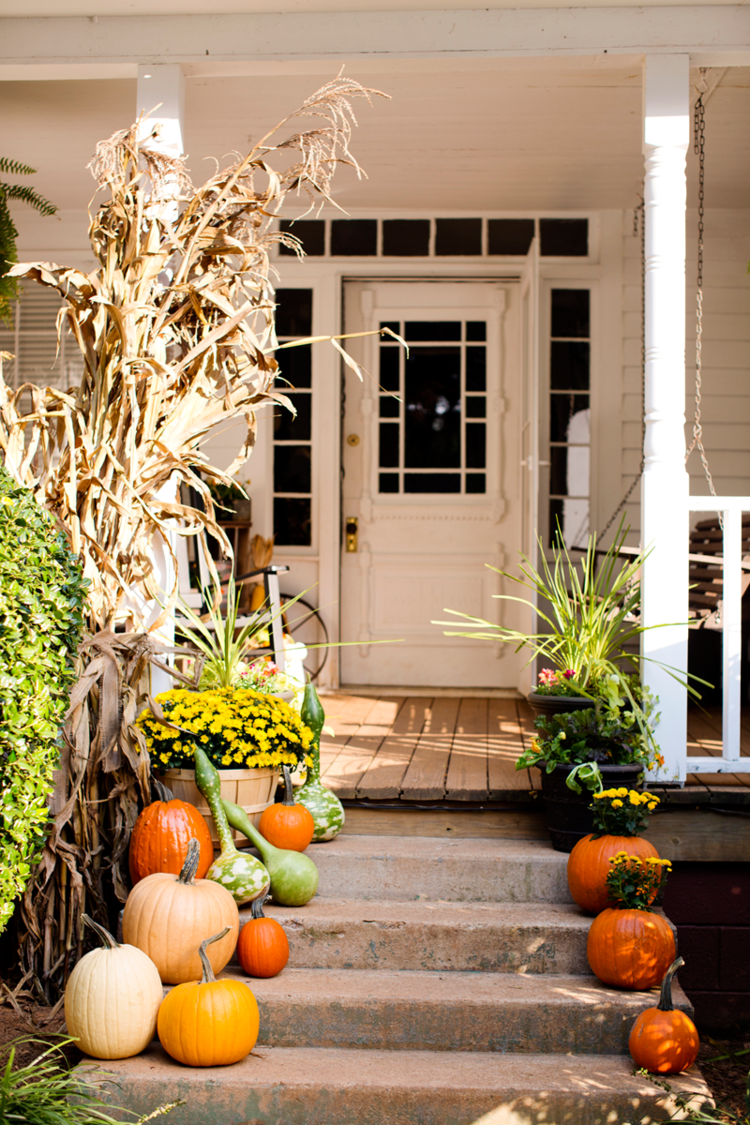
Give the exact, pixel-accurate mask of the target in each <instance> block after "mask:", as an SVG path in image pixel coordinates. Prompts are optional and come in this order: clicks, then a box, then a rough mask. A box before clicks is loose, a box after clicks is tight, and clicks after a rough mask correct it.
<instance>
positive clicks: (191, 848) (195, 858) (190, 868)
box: [177, 836, 201, 885]
mask: <svg viewBox="0 0 750 1125" xmlns="http://www.w3.org/2000/svg"><path fill="white" fill-rule="evenodd" d="M200 858H201V846H200V844H199V843H198V841H197V840H196V838H195V836H191V837H190V843H189V844H188V850H187V855H186V856H185V862H184V863H183V865H182V871H181V872H180V874H179V875H178V876H177V882H178V883H187V884H188V885H191V884H192V883H193V882H194V880H195V873H196V871H197V870H198V863H199V861H200Z"/></svg>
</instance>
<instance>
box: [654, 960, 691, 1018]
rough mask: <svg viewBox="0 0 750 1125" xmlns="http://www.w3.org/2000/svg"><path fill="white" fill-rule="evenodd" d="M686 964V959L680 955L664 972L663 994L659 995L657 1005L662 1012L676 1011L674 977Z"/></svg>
mask: <svg viewBox="0 0 750 1125" xmlns="http://www.w3.org/2000/svg"><path fill="white" fill-rule="evenodd" d="M684 964H685V961H684V959H683V958H682V957H678V958H677V960H676V961H673V962H672V964H671V965H670V966H669V968H668V969H667V971H666V973H665V974H664V980H663V981H662V982H661V996H660V997H659V1003H658V1004H657V1005H656V1007H657V1009H658V1010H659V1011H660V1012H673V1011H674V1004H673V1003H672V977H673V976H674V975H675V973H676V972H677V970H678V969H681V968H682V966H683V965H684Z"/></svg>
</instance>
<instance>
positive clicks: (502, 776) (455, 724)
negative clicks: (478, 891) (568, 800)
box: [321, 691, 750, 805]
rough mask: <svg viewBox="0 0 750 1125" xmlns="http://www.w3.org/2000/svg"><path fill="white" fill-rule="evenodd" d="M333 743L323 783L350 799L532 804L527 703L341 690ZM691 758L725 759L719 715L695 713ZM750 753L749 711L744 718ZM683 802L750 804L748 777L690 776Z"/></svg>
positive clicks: (327, 703) (331, 704)
mask: <svg viewBox="0 0 750 1125" xmlns="http://www.w3.org/2000/svg"><path fill="white" fill-rule="evenodd" d="M322 702H323V706H324V707H325V711H326V716H327V718H326V722H327V724H328V725H330V726H331V727H332V728H333V729H334V731H335V737H330V736H325V735H324V737H323V740H322V743H321V772H322V776H323V780H324V781H325V783H326V785H328V786H329V787H330V788H331V789H333V791H334V792H335V793H337V794H338V796H339V797H340V798H341V799H342V800H346V799H349V800H353V799H358V800H366V801H397V802H398V803H399V804H404V805H406V804H408V803H411V802H416V803H419V802H423V801H424V802H453V801H472V802H508V801H519V802H524V801H529V799H530V790H533V789H538V788H539V774H538V772H537V771H536V770H521V771H518V772H517V771H516V768H515V763H516V759H517V758H518V755H519V753H520V752H521V750H522V749H523V748H524V747H525V746H526V745H527V744H528V742H529V740H530V739H531V737H532V735H533V732H534V727H533V716H532V712H531V708H530V707H529V705H528V703H527V702H526V700H525V699H522V698H520V697H519V698H518V699H488V698H468V697H464V698H444V697H438V698H433V697H431V696H428V695H413V696H409V697H406V698H403V697H402V698H398V697H395V696H388V695H382V696H379V697H373V696H365V695H357V694H356V692H354V691H351V692H349V691H347V692H336V693H330V694H326V695H324V696H323V697H322ZM688 739H689V742H688V754H694V755H708V756H711V757H716V756H720V755H721V713H720V712H719V711H718V709H714V710H710V711H709V712H708V713H707V714H704V713H701V712H699V711H697V710H695V711H694V710H692V709H691V711H690V712H689V716H688ZM742 740H743V741H742V754H743V756H750V711H745V712H743V716H742ZM670 793H671V794H673V796H674V797H675V798H678V795H679V794H681V795H682V799H683V800H691V801H693V800H696V799H698V800H700V799H702V800H706V799H710V797H711V796H712V795H716V796H720V797H721V798H723V799H725V800H726V799H729V798H730V797H731V796H732V795H734V799H735V800H739V801H740V802H741V803H743V804H744V803H746V802H750V774H744V775H742V774H719V773H717V774H700V775H697V774H690V775H688V779H687V785H686V787H685V789H683V790H679V791H676V790H672V791H670Z"/></svg>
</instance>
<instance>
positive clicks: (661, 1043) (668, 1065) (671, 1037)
mask: <svg viewBox="0 0 750 1125" xmlns="http://www.w3.org/2000/svg"><path fill="white" fill-rule="evenodd" d="M684 964H685V962H684V961H683V959H682V957H678V958H677V960H676V961H673V962H672V964H671V965H670V966H669V968H668V969H667V971H666V973H665V974H664V980H663V981H662V982H661V996H660V998H659V1003H658V1004H657V1006H656V1007H655V1008H646V1010H645V1012H641V1014H640V1015H639V1016H638V1019H637V1020H636V1021H635V1023H634V1024H633V1030H632V1031H631V1032H630V1039H629V1040H628V1047H629V1048H630V1053H631V1055H632V1056H633V1059H634V1060H635V1064H636V1066H642V1067H643V1069H644V1070H649V1071H651V1073H652V1074H681V1073H682V1071H683V1070H687V1068H688V1067H689V1066H692V1065H693V1063H694V1062H695V1060H696V1058H697V1057H698V1048H699V1047H700V1039H699V1037H698V1029H697V1028H696V1026H695V1024H694V1023H693V1021H692V1020H691V1019H690V1016H688V1015H686V1014H685V1013H684V1012H681V1011H680V1010H679V1009H678V1008H675V1007H674V1005H673V1003H672V977H673V976H674V975H675V973H676V972H677V970H678V969H680V968H682V966H683V965H684Z"/></svg>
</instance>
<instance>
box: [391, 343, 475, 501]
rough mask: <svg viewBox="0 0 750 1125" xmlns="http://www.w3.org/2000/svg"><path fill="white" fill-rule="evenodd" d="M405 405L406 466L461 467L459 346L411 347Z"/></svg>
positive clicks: (407, 364) (407, 363)
mask: <svg viewBox="0 0 750 1125" xmlns="http://www.w3.org/2000/svg"><path fill="white" fill-rule="evenodd" d="M405 407H406V409H405V418H406V430H405V451H404V456H405V464H406V466H407V467H408V468H420V469H432V468H436V469H447V468H456V469H457V468H460V466H461V350H460V348H439V347H436V348H412V350H411V353H410V355H409V358H408V359H407V360H406V383H405ZM459 483H460V482H459ZM451 491H452V490H451Z"/></svg>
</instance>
